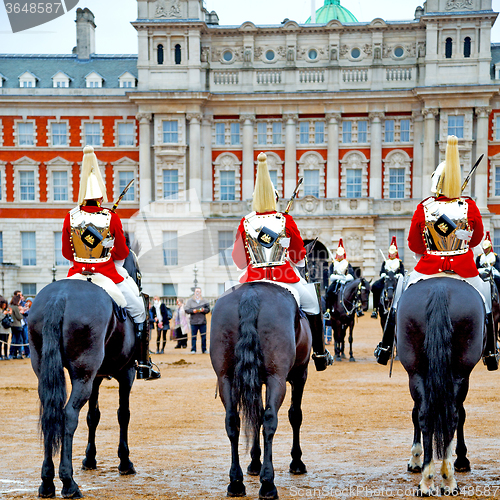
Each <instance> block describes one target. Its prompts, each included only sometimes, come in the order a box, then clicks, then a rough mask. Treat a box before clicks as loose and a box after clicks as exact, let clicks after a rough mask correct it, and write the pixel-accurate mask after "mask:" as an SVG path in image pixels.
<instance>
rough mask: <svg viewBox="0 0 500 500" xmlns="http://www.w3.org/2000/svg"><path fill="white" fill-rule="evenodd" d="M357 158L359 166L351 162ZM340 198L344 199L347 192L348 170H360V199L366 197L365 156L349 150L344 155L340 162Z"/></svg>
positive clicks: (366, 174)
mask: <svg viewBox="0 0 500 500" xmlns="http://www.w3.org/2000/svg"><path fill="white" fill-rule="evenodd" d="M356 157H359V164H356V163H355V162H354V161H353V160H355V159H356ZM339 163H340V197H341V198H346V192H347V174H346V170H347V169H349V168H361V169H362V173H361V179H362V180H361V197H362V198H366V197H367V196H368V160H367V158H366V156H365V155H364V154H363V153H362V152H361V151H357V150H351V151H349V152H348V153H346V154H345V155H344V157H343V158H342V160H340V162H339Z"/></svg>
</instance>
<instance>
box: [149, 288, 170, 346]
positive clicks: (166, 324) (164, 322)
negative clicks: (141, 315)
mask: <svg viewBox="0 0 500 500" xmlns="http://www.w3.org/2000/svg"><path fill="white" fill-rule="evenodd" d="M151 311H152V314H153V318H154V321H155V323H156V331H157V335H156V354H164V353H165V344H166V343H167V332H168V330H169V329H170V320H171V319H172V311H171V310H170V308H169V307H167V306H166V304H165V303H164V302H161V301H160V298H159V297H158V296H156V297H155V298H154V299H153V307H152V308H151ZM162 340H163V344H162V347H161V350H160V344H161V343H162Z"/></svg>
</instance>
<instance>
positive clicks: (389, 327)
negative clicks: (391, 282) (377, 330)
mask: <svg viewBox="0 0 500 500" xmlns="http://www.w3.org/2000/svg"><path fill="white" fill-rule="evenodd" d="M395 330H396V312H395V311H394V309H391V311H390V312H389V316H388V317H387V323H386V325H385V329H384V335H383V337H382V342H380V343H379V344H378V346H377V347H375V351H374V352H373V354H374V355H375V357H376V358H377V363H379V364H380V365H387V363H388V361H389V360H390V359H391V354H392V346H393V345H394V332H395Z"/></svg>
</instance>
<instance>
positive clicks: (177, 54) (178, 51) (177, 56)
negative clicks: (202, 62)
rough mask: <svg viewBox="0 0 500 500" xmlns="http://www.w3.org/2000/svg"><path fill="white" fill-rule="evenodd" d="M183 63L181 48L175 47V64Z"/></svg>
mask: <svg viewBox="0 0 500 500" xmlns="http://www.w3.org/2000/svg"><path fill="white" fill-rule="evenodd" d="M180 63H181V46H180V45H179V44H177V45H176V46H175V64H180Z"/></svg>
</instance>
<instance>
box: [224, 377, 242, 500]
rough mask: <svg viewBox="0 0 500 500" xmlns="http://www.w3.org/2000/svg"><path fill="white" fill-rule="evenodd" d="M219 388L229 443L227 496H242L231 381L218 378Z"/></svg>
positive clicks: (238, 429)
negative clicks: (224, 411)
mask: <svg viewBox="0 0 500 500" xmlns="http://www.w3.org/2000/svg"><path fill="white" fill-rule="evenodd" d="M219 388H220V395H221V399H222V403H223V404H224V407H225V408H226V433H227V437H228V438H229V441H230V443H231V469H230V471H229V481H230V483H229V486H228V487H227V496H229V497H243V496H245V495H246V491H245V485H244V484H243V471H242V470H241V466H240V456H239V453H238V441H239V439H240V416H239V413H238V409H237V408H236V404H235V402H234V400H233V397H232V390H231V381H230V380H229V379H228V378H227V377H224V378H223V379H219Z"/></svg>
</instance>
